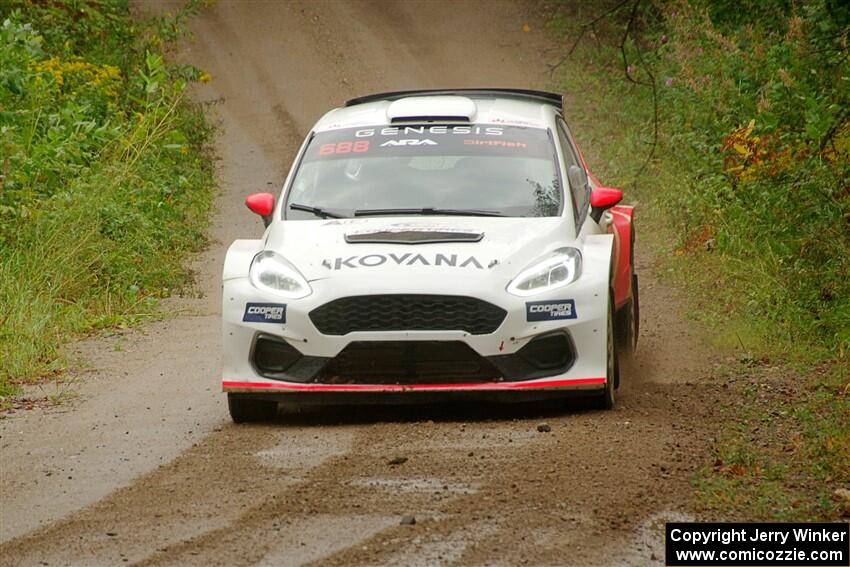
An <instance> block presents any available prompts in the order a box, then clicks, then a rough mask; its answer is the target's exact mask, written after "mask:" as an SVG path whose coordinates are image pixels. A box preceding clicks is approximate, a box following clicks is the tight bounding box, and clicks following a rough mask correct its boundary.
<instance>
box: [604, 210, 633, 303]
mask: <svg viewBox="0 0 850 567" xmlns="http://www.w3.org/2000/svg"><path fill="white" fill-rule="evenodd" d="M634 210H635V209H634V207H632V206H628V205H617V206H616V207H612V208H611V210H610V214H611V219H612V221H611V224H609V225H608V232H609V233H611V234H613V235H614V239H615V241H616V243H615V246H614V250H613V254H614V268H613V269H614V272H613V274H612V276H611V284H612V287H613V288H614V308H615V309H619V308H620V307H622V306H623V305H625V304H626V303H627V302H628V301H629V300H630V299H631V298H632V274H634V257H633V256H634V250H635V228H634Z"/></svg>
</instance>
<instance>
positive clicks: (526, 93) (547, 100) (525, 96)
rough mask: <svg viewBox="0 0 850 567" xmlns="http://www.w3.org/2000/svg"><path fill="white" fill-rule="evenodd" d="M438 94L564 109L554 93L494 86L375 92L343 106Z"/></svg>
mask: <svg viewBox="0 0 850 567" xmlns="http://www.w3.org/2000/svg"><path fill="white" fill-rule="evenodd" d="M438 95H460V96H469V97H476V96H478V97H483V96H494V97H502V98H515V99H519V100H528V101H532V102H542V103H544V104H551V105H552V106H555V107H556V108H558V110H561V111H562V112H563V110H564V97H563V96H561V95H559V94H556V93H550V92H546V91H536V90H531V89H505V88H494V89H485V88H479V89H425V90H412V91H393V92H388V93H377V94H370V95H365V96H359V97H357V98H352V99H351V100H347V101H345V106H354V105H357V104H363V103H366V102H375V101H379V100H398V99H400V98H406V97H410V96H438Z"/></svg>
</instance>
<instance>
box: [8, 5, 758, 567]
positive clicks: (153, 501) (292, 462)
mask: <svg viewBox="0 0 850 567" xmlns="http://www.w3.org/2000/svg"><path fill="white" fill-rule="evenodd" d="M51 6H54V5H53V4H51ZM179 6H180V3H179V2H173V3H172V2H162V3H151V2H145V3H143V4H141V5H140V6H139V8H140V9H143V10H145V11H149V12H153V14H154V15H162V14H166V13H168V12H171V13H172V14H179V13H178V12H177V8H179ZM281 6H282V5H281V4H274V3H269V2H251V1H247V0H246V1H243V2H238V3H237V2H218V3H215V4H213V5H211V6H205V7H203V8H201V9H200V10H199V11H198V13H197V15H195V16H194V17H192V18H191V19H189V20H185V19H180V17H179V16H178V19H179V20H180V25H184V24H185V25H186V26H187V27H188V29H189V30H190V31H191V34H192V35H191V38H188V39H184V40H183V41H181V42H180V44H179V45H180V46H181V47H180V49H179V50H176V51H175V52H173V53H171V54H170V55H169V60H170V61H171V60H173V61H182V62H185V63H187V64H188V63H192V64H194V65H197V66H198V68H200V69H203V70H204V71H205V72H206V73H208V75H205V76H204V77H205V78H206V77H211V80H210V81H209V82H208V83H207V84H205V85H201V86H199V87H198V88H197V89H193V91H194V92H193V94H194V98H195V99H196V100H197V101H199V102H202V103H205V102H210V103H215V104H212V105H209V106H210V116H211V118H212V121H213V122H214V123H216V124H217V125H218V126H219V133H218V136H217V137H216V141H215V152H216V154H217V155H218V157H219V158H220V160H221V161H220V167H219V168H218V171H217V181H218V184H219V186H220V188H221V192H220V195H219V196H218V198H217V201H216V213H215V215H214V217H213V220H212V222H211V223H210V227H209V230H208V233H207V234H208V237H209V241H210V245H209V247H208V248H207V249H206V250H204V251H203V252H202V253H199V254H196V255H195V256H194V257H193V258H192V261H191V262H190V264H189V266H190V268H191V270H192V271H193V272H194V273H195V274H196V281H197V285H196V288H195V291H197V293H194V294H184V297H180V298H171V299H168V300H165V301H163V302H162V306H161V309H162V310H163V311H164V312H165V313H166V314H169V315H172V316H171V317H168V318H164V319H163V320H160V321H156V322H152V323H148V324H145V325H144V326H141V327H139V328H136V329H135V330H128V331H122V332H114V334H113V335H112V336H109V337H102V336H101V337H96V338H93V339H90V340H86V341H83V342H78V343H72V346H71V347H70V348H69V352H70V353H71V354H70V355H69V356H76V355H75V353H78V354H79V355H80V356H82V357H83V358H84V359H85V360H87V361H88V363H89V366H90V368H89V369H87V370H79V371H77V372H76V373H75V374H74V376H76V377H78V380H76V382H75V383H74V385H73V388H72V391H73V392H75V394H76V395H75V396H74V397H73V398H72V399H68V400H65V401H64V402H63V403H62V404H60V405H59V406H56V407H53V408H43V409H42V408H36V409H33V410H31V411H26V412H21V411H18V412H15V413H13V414H8V415H7V417H6V419H4V420H2V421H0V450H2V461H3V475H2V478H0V489H1V490H2V501H3V507H2V515H3V516H2V520H3V521H2V528H0V529H1V530H2V531H0V564H2V565H6V564H8V565H13V564H14V565H17V564H38V563H40V562H47V563H49V564H116V563H125V562H126V563H137V564H144V565H153V564H180V565H183V564H203V565H251V564H275V565H279V564H280V565H286V564H304V563H310V562H321V563H322V564H329V565H374V564H403V565H440V564H484V563H487V564H505V565H516V564H523V563H527V564H559V565H563V564H574V565H588V564H635V565H645V564H647V563H653V562H658V563H660V562H661V559H660V558H661V557H662V544H661V543H660V530H661V529H663V522H664V520H665V519H669V518H675V519H683V518H685V519H687V518H692V517H694V514H700V515H702V514H708V515H713V514H719V512H717V511H716V509H715V508H710V507H706V506H704V505H703V503H702V501H701V500H698V499H695V496H694V491H693V486H692V482H694V479H699V478H702V477H701V476H699V475H701V474H703V473H702V472H701V471H703V469H704V467H709V469H710V468H711V466H712V465H713V463H714V460H715V456H714V455H713V453H712V449H713V448H714V447H716V446H717V445H716V444H717V443H719V442H720V441H721V436H722V435H724V434H726V433H724V432H725V430H724V423H725V422H728V421H730V420H731V419H732V417H733V416H738V415H739V414H740V412H741V411H742V408H745V407H746V408H749V407H750V406H749V405H747V404H749V402H748V401H747V399H746V398H744V397H742V396H741V392H740V390H741V389H742V388H743V387H744V384H745V383H746V384H750V383H754V382H750V379H749V378H742V377H740V375H739V373H738V370H739V369H740V365H741V362H740V361H739V358H740V353H737V352H735V351H734V350H730V349H728V348H724V347H722V346H721V347H715V346H713V345H711V344H709V343H708V342H707V341H706V340H705V339H704V337H703V334H704V333H703V332H702V331H701V329H702V328H703V324H702V323H698V322H694V321H691V320H687V319H685V318H684V317H683V315H682V313H683V311H684V305H685V303H683V302H682V301H680V299H679V297H678V296H677V294H676V293H675V292H674V291H673V289H674V288H673V286H672V285H671V283H670V282H669V281H668V279H669V278H667V277H666V276H665V277H662V276H663V275H664V274H666V273H667V270H668V269H669V267H670V264H669V263H668V262H667V260H666V258H665V257H663V256H659V255H656V254H654V253H652V252H651V251H650V247H649V244H650V243H651V244H652V247H653V248H656V247H657V248H658V249H659V250H661V251H662V252H663V251H664V250H665V248H664V244H663V241H660V240H659V242H656V239H654V238H652V235H651V234H649V233H648V232H647V231H646V230H645V227H652V229H653V230H654V229H655V227H656V226H658V224H651V223H660V221H657V220H653V217H654V216H655V215H658V216H659V217H660V216H661V214H660V213H655V212H653V210H652V209H655V208H657V207H660V205H659V204H657V203H653V202H652V201H650V200H648V199H647V200H646V202H645V203H644V199H645V198H644V197H643V195H644V194H643V193H637V192H634V193H632V192H627V199H629V200H632V201H635V200H640V201H641V202H640V206H641V210H640V213H639V214H642V215H643V216H644V217H645V219H646V220H645V221H643V222H645V224H644V225H640V224H639V225H638V226H639V228H638V230H639V234H638V239H639V240H638V241H639V242H642V243H646V244H644V246H643V247H642V248H639V250H638V254H639V257H638V269H639V271H640V272H641V277H642V280H641V281H642V288H641V298H642V304H643V305H642V307H643V308H642V309H641V316H642V318H643V321H642V323H641V328H642V330H643V336H642V337H641V343H640V347H639V350H638V353H637V354H636V355H635V357H634V359H633V360H630V361H629V362H628V364H627V365H626V367H625V368H624V369H623V376H622V383H623V386H622V389H621V393H620V396H619V405H618V407H617V409H616V410H614V411H611V412H596V411H589V410H587V409H586V408H582V407H581V406H578V405H576V406H575V407H573V406H568V407H566V408H564V407H563V406H562V407H537V408H531V409H530V408H527V407H508V408H506V407H492V406H480V405H476V406H462V407H439V408H434V407H420V408H382V409H377V410H376V409H368V410H364V409H360V408H348V409H326V410H320V411H306V410H304V411H300V412H295V411H289V412H284V413H283V414H282V416H281V417H280V418H279V419H278V420H277V421H276V422H273V423H268V424H262V425H249V426H234V425H231V424H230V422H229V419H228V418H227V415H226V409H225V408H224V407H223V403H222V402H223V397H222V395H221V394H220V393H218V391H217V390H218V371H219V369H218V359H217V352H218V349H219V348H220V346H219V343H220V337H219V327H218V325H219V319H218V315H217V313H218V310H219V304H220V299H221V298H220V292H219V287H218V286H219V270H220V266H221V260H222V256H223V252H224V249H225V248H226V246H227V245H228V244H229V243H230V242H231V241H232V240H233V239H234V238H237V237H256V235H258V234H260V232H261V230H262V226H261V224H260V223H259V221H257V220H256V217H254V216H253V215H251V214H250V213H249V212H248V211H246V210H245V209H244V206H243V205H242V199H243V197H244V195H245V194H247V193H250V192H254V191H258V190H264V189H268V190H271V191H277V190H278V189H279V187H280V186H281V184H282V182H283V178H284V176H285V174H286V171H287V169H288V167H289V165H290V163H291V160H292V157H293V156H294V154H295V152H296V151H297V148H298V146H299V144H300V143H301V141H302V139H303V136H304V135H305V134H306V133H307V129H308V128H309V127H310V125H311V124H312V123H313V122H314V121H315V120H316V119H317V118H318V116H320V115H321V114H322V113H323V112H325V111H326V110H327V109H329V108H331V107H333V106H335V105H338V104H339V103H340V102H341V101H343V100H344V99H346V98H351V97H353V96H356V95H359V94H363V93H366V92H378V91H385V90H394V89H403V88H414V87H417V88H418V87H438V86H445V85H455V86H459V87H463V86H479V85H482V84H487V85H494V86H500V85H503V86H516V85H526V86H529V87H537V88H545V87H548V86H551V85H552V83H553V81H556V80H557V77H553V76H552V75H551V74H550V72H549V68H548V67H547V65H546V62H547V61H548V60H549V59H550V58H551V56H552V54H557V53H561V52H563V51H564V49H563V45H561V40H560V39H555V40H553V37H557V36H556V35H555V34H557V33H558V31H559V30H558V29H552V30H546V29H545V28H546V25H547V21H548V22H552V21H553V19H552V18H555V17H556V15H557V13H558V12H557V10H556V9H555V8H557V7H555V8H553V7H552V6H551V5H549V6H545V5H539V4H527V3H520V2H513V1H500V2H497V3H495V4H494V3H493V2H487V3H483V2H463V3H455V2H452V3H448V2H445V3H444V2H434V1H429V2H398V3H383V2H382V3H372V2H358V3H347V2H345V3H344V2H312V1H299V0H295V1H292V2H288V3H286V4H285V7H286V8H285V9H282V8H281ZM541 14H547V15H549V16H551V17H548V18H547V19H545V20H544V19H543V18H542V17H541ZM157 17H159V16H157ZM173 18H174V16H173V15H172V18H171V19H170V20H158V21H160V22H162V21H173ZM548 25H554V24H551V23H550V24H548ZM166 28H167V29H173V28H170V27H167V26H166ZM178 68H182V67H179V66H178ZM199 73H200V72H199ZM197 78H199V79H200V78H201V75H200V74H199V75H198V76H197ZM565 88H566V89H567V93H568V95H569V96H571V97H572V98H573V99H578V98H579V96H578V95H580V94H582V93H583V94H584V96H588V93H587V91H586V89H585V90H584V91H581V92H579V91H578V90H570V88H569V85H568V84H567V85H566V86H565ZM593 92H594V93H595V92H596V89H594V90H593ZM574 104H575V105H576V109H577V112H579V114H578V115H577V116H576V117H575V118H574V120H573V122H574V124H575V126H576V128H577V129H578V130H579V131H580V132H581V134H580V135H579V138H580V139H582V138H587V139H588V140H589V142H586V145H587V146H588V147H585V148H584V149H585V151H587V152H588V153H589V154H591V155H592V156H594V158H595V159H597V160H600V161H602V156H604V153H603V152H604V151H606V147H607V146H606V143H604V142H603V140H605V141H610V140H609V139H608V138H606V137H605V134H606V128H609V127H611V126H610V124H611V123H608V122H598V121H597V122H596V123H595V124H594V123H593V121H591V120H590V119H589V118H588V117H589V116H590V115H589V114H586V113H584V111H582V110H581V109H582V108H583V107H582V106H581V105H580V104H579V102H578V101H576V102H575V103H574ZM608 133H609V134H610V132H608ZM163 151H164V150H163ZM176 154H177V159H182V158H179V156H182V155H185V154H183V153H182V152H181V151H180V150H177V152H176ZM644 155H645V152H644ZM608 175H611V177H612V179H611V181H612V182H613V181H618V180H619V181H622V182H624V183H628V182H630V181H631V180H630V179H626V178H623V177H620V178H619V179H618V176H621V175H622V172H620V171H617V170H614V171H611V172H609V173H608ZM603 180H606V181H608V180H607V179H605V178H604V177H603ZM627 189H628V187H627ZM638 195H639V197H638ZM143 232H144V231H143ZM145 234H146V233H145ZM671 256H672V257H673V258H674V259H675V258H678V257H677V256H675V253H673V254H671ZM137 285H138V284H137ZM139 287H140V288H141V287H142V286H139ZM758 391H762V392H763V391H764V390H758ZM758 391H757V392H758ZM723 466H727V465H726V461H724V462H723V464H721V465H718V467H723Z"/></svg>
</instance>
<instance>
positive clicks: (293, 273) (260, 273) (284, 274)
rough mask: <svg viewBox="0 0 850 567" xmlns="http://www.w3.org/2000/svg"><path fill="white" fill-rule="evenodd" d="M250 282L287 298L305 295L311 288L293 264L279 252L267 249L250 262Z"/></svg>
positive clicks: (308, 293)
mask: <svg viewBox="0 0 850 567" xmlns="http://www.w3.org/2000/svg"><path fill="white" fill-rule="evenodd" d="M250 273H251V283H252V284H254V287H256V288H258V289H262V290H263V291H268V292H271V293H274V294H277V295H282V296H284V297H288V298H289V299H301V298H302V297H307V296H308V295H310V294H311V293H313V290H312V289H311V288H310V284H308V283H307V280H305V279H304V276H302V275H301V273H300V272H299V271H298V270H297V269H295V266H293V265H292V264H290V263H289V262H287V261H286V259H285V258H284V257H283V256H281V255H280V254H276V253H274V252H271V251H269V250H266V251H263V252H260V253H259V254H257V255H256V256H254V261H253V262H251V272H250Z"/></svg>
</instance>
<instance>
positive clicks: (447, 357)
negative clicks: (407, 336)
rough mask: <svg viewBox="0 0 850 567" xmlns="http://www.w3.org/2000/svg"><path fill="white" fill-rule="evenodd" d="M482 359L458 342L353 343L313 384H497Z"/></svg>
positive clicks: (492, 370)
mask: <svg viewBox="0 0 850 567" xmlns="http://www.w3.org/2000/svg"><path fill="white" fill-rule="evenodd" d="M501 378H502V375H501V374H500V373H499V371H498V370H496V368H495V367H494V366H493V365H492V364H491V363H490V362H489V361H488V360H487V359H486V358H483V357H481V356H480V355H479V354H478V353H476V352H475V351H474V350H472V349H471V348H470V347H469V346H468V345H466V344H465V343H462V342H460V341H362V342H360V341H356V342H353V343H351V344H349V345H348V346H347V347H345V349H343V351H342V352H340V353H339V354H338V355H337V356H336V357H335V358H333V359H331V360H330V361H329V362H328V363H327V364H326V365H325V366H324V367H323V368H322V370H321V371H320V372H319V373H318V375H317V376H316V378H315V380H316V381H317V382H322V383H327V384H412V383H415V384H452V383H458V382H462V383H466V384H475V383H484V382H495V381H499V380H501Z"/></svg>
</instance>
